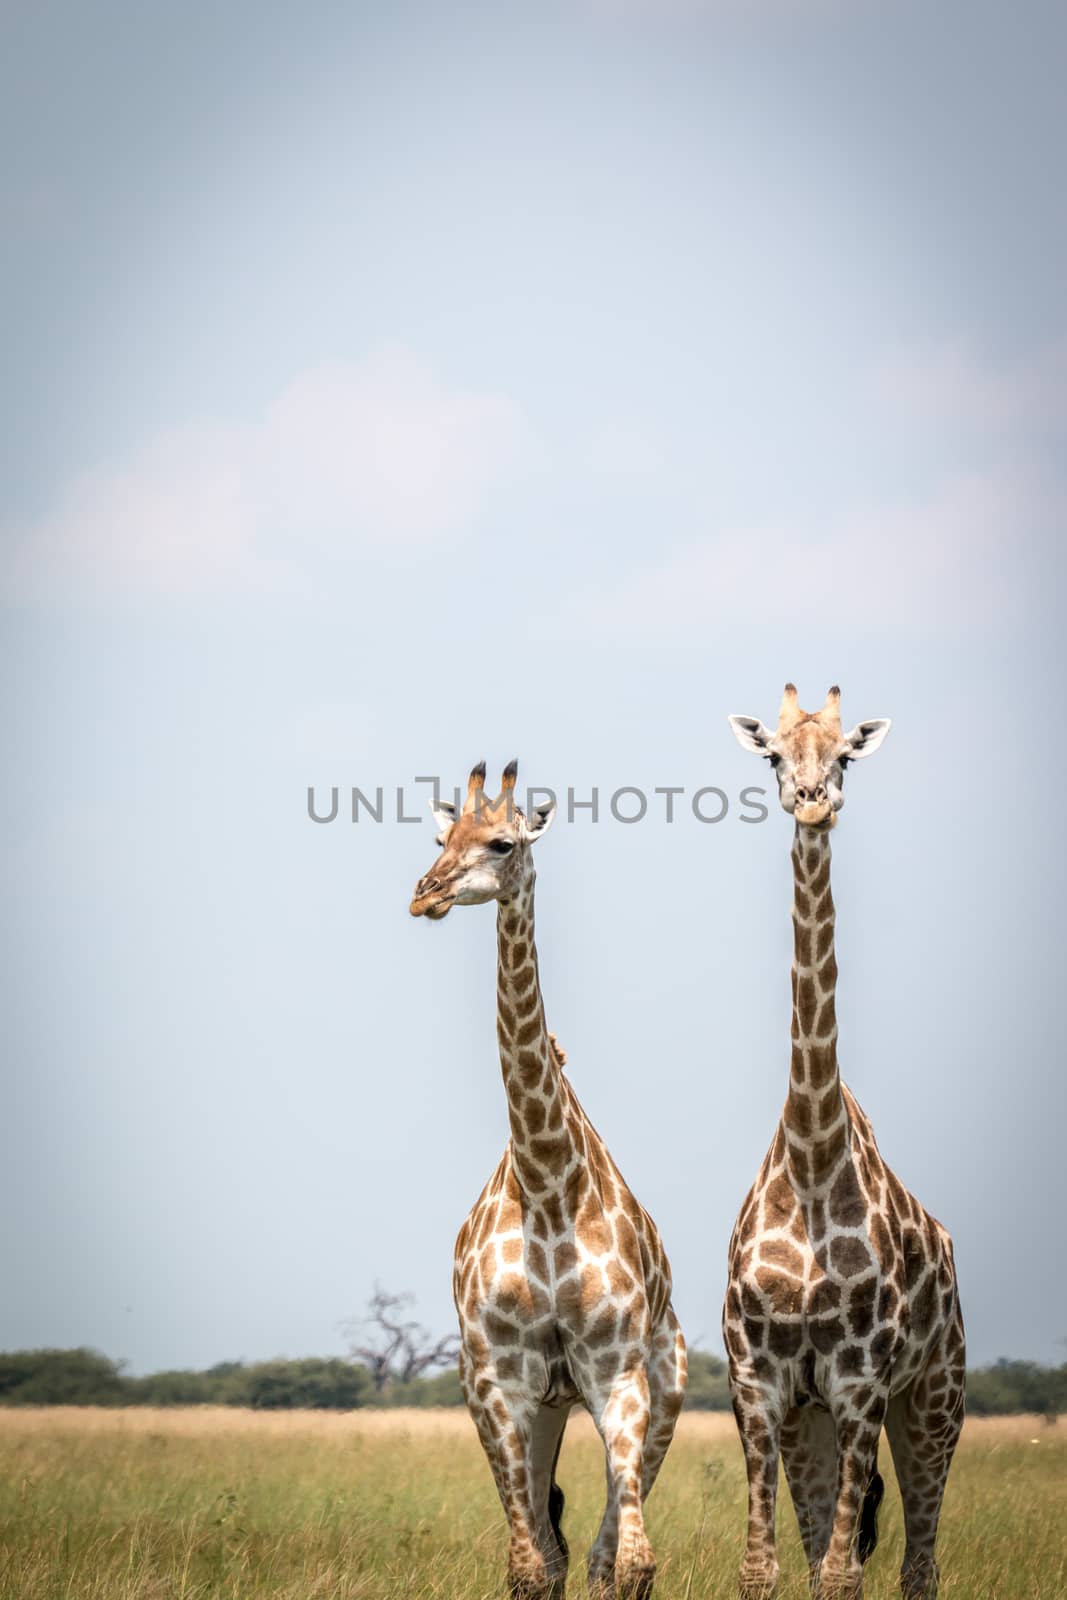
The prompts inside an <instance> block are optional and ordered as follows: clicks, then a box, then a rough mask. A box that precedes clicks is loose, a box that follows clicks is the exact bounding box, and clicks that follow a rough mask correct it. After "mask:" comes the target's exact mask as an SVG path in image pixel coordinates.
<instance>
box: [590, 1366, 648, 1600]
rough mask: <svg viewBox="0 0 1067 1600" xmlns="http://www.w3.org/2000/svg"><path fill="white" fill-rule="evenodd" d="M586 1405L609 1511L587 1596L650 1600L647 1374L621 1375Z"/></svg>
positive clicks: (639, 1370)
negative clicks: (601, 1459)
mask: <svg viewBox="0 0 1067 1600" xmlns="http://www.w3.org/2000/svg"><path fill="white" fill-rule="evenodd" d="M586 1403H587V1404H588V1406H589V1410H590V1411H591V1413H592V1416H593V1421H594V1422H595V1423H596V1427H597V1432H598V1433H599V1434H600V1437H601V1438H602V1439H603V1441H604V1449H605V1452H606V1454H607V1471H608V1503H607V1508H606V1510H605V1512H604V1520H603V1522H602V1523H601V1525H600V1531H599V1533H598V1534H597V1536H596V1540H595V1541H594V1544H593V1548H592V1550H591V1552H590V1555H589V1592H590V1595H591V1596H593V1597H595V1600H609V1597H612V1596H616V1595H617V1596H618V1597H619V1600H647V1597H648V1596H649V1595H650V1594H651V1593H652V1582H653V1579H654V1578H655V1575H656V1558H655V1556H654V1555H653V1554H652V1546H651V1545H650V1544H649V1542H648V1535H647V1534H646V1533H645V1519H644V1512H643V1510H642V1503H643V1500H644V1453H645V1444H646V1441H647V1439H648V1433H649V1425H650V1422H651V1417H652V1406H651V1400H650V1394H649V1381H648V1373H647V1370H646V1368H645V1367H644V1366H639V1367H631V1368H629V1369H627V1370H626V1371H624V1372H620V1373H619V1375H618V1376H617V1377H616V1379H615V1380H614V1382H613V1383H611V1384H610V1386H606V1387H605V1389H604V1390H602V1391H600V1392H599V1393H597V1394H595V1395H591V1396H589V1397H588V1398H587V1402H586ZM662 1454H663V1452H662V1451H661V1452H660V1459H661V1460H662ZM658 1464H659V1463H658V1462H657V1466H658Z"/></svg>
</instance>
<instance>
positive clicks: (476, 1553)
mask: <svg viewBox="0 0 1067 1600" xmlns="http://www.w3.org/2000/svg"><path fill="white" fill-rule="evenodd" d="M881 1465H882V1470H883V1473H884V1475H885V1477H886V1479H887V1491H888V1492H887V1495H886V1501H885V1505H884V1507H883V1512H882V1518H881V1538H880V1541H879V1545H878V1550H877V1552H876V1554H875V1556H874V1558H873V1559H872V1561H871V1563H870V1565H869V1567H868V1569H867V1573H868V1576H867V1584H866V1596H867V1600H889V1597H890V1596H896V1595H897V1594H898V1589H897V1569H898V1567H899V1564H900V1559H901V1554H902V1550H903V1529H902V1524H901V1515H900V1502H899V1499H898V1498H897V1496H896V1492H895V1484H894V1483H893V1481H892V1472H891V1467H890V1463H889V1455H888V1451H887V1450H886V1448H885V1447H884V1442H883V1449H882V1453H881ZM560 1479H561V1482H562V1484H563V1487H564V1489H565V1491H566V1495H567V1509H566V1513H565V1523H564V1525H565V1530H566V1532H567V1536H568V1538H569V1540H570V1544H571V1554H572V1567H571V1571H572V1578H571V1584H570V1586H569V1589H568V1593H569V1594H570V1595H573V1596H575V1597H576V1600H580V1597H581V1596H583V1595H584V1594H585V1583H584V1572H583V1568H584V1556H585V1552H586V1551H587V1549H588V1547H589V1544H590V1542H591V1540H592V1538H593V1535H594V1533H595V1531H596V1526H597V1523H598V1522H599V1519H600V1514H601V1511H602V1509H603V1492H604V1491H603V1481H604V1479H603V1458H602V1455H601V1451H600V1446H599V1443H598V1441H597V1439H596V1436H595V1434H594V1432H593V1430H592V1426H591V1424H590V1423H589V1420H588V1418H587V1417H585V1416H584V1415H576V1416H575V1417H573V1418H572V1421H571V1425H570V1427H569V1429H568V1433H567V1440H566V1443H565V1445H564V1450H563V1456H562V1458H561V1462H560ZM1065 1489H1067V1427H1065V1426H1064V1425H1063V1424H1057V1425H1055V1426H1052V1427H1050V1426H1048V1425H1046V1424H1044V1423H1042V1422H1040V1421H1037V1420H1035V1419H1034V1418H1029V1417H1022V1418H1005V1419H995V1420H988V1421H987V1420H980V1421H974V1422H969V1423H968V1424H967V1426H966V1429H965V1432H964V1437H963V1441H962V1443H961V1445H960V1449H959V1452H958V1454H957V1457H956V1462H955V1465H954V1467H953V1471H952V1476H951V1478H950V1480H949V1491H948V1495H947V1499H946V1504H945V1513H944V1518H943V1522H942V1535H941V1541H940V1557H941V1568H942V1589H941V1592H942V1596H943V1600H1022V1597H1024V1596H1025V1597H1027V1600H1030V1597H1040V1600H1063V1597H1067V1541H1065V1516H1064V1511H1065ZM744 1517H745V1496H744V1473H743V1468H742V1463H741V1453H740V1449H739V1447H738V1444H737V1440H736V1436H735V1433H734V1426H733V1422H732V1419H731V1418H729V1417H726V1416H721V1415H709V1414H706V1413H704V1414H701V1413H693V1414H690V1415H684V1416H683V1417H682V1421H681V1424H680V1426H679V1430H678V1436H677V1439H676V1441H675V1444H674V1446H673V1448H672V1450H671V1453H670V1455H669V1456H668V1458H667V1462H666V1465H665V1467H664V1469H663V1472H662V1475H661V1477H660V1481H659V1484H658V1486H657V1488H656V1491H655V1494H654V1495H653V1496H652V1498H651V1501H650V1503H649V1508H648V1526H649V1532H650V1535H651V1538H652V1542H653V1545H654V1547H655V1549H656V1553H657V1556H658V1558H659V1578H658V1580H657V1584H656V1594H657V1596H659V1600H720V1597H722V1600H727V1597H730V1596H732V1595H733V1594H734V1593H735V1592H736V1574H737V1567H738V1563H739V1560H740V1555H741V1546H742V1541H743V1536H744ZM779 1531H780V1541H781V1555H782V1568H783V1582H782V1587H781V1594H782V1600H793V1597H796V1600H800V1597H801V1596H804V1597H806V1596H807V1583H806V1580H805V1575H804V1563H803V1557H802V1553H801V1549H800V1541H799V1537H798V1535H797V1531H796V1523H795V1520H794V1518H793V1514H792V1510H791V1508H790V1505H789V1500H788V1495H787V1494H786V1493H785V1492H784V1491H783V1496H782V1500H781V1502H780V1510H779ZM505 1559H506V1537H505V1533H504V1523H503V1517H502V1514H501V1511H500V1507H499V1504H498V1502H497V1499H496V1495H495V1492H494V1490H493V1487H492V1482H491V1479H490V1476H489V1471H488V1468H487V1467H486V1464H485V1461H484V1458H483V1457H482V1453H481V1449H480V1447H479V1445H478V1443H477V1440H476V1439H475V1436H474V1430H473V1428H472V1427H471V1424H470V1422H469V1421H468V1419H467V1417H466V1414H465V1413H462V1412H451V1411H439V1412H426V1411H410V1412H402V1411H400V1412H398V1411H389V1412H373V1411H358V1412H353V1413H346V1414H336V1413H313V1412H298V1413H292V1412H290V1413H273V1414H271V1413H263V1412H245V1411H236V1410H231V1409H214V1408H193V1409H189V1410H167V1411H153V1410H140V1409H136V1410H134V1409H131V1410H114V1411H113V1410H92V1409H74V1408H71V1409H64V1408H54V1409H44V1410H39V1411H29V1410H27V1411H17V1410H8V1411H0V1596H2V1597H3V1600H46V1597H47V1600H60V1597H62V1600H207V1597H212V1600H215V1597H219V1600H221V1597H229V1600H320V1597H321V1600H327V1597H328V1600H445V1597H448V1600H452V1597H457V1600H458V1597H463V1600H490V1597H492V1600H497V1597H499V1596H500V1595H501V1594H502V1592H503V1574H504V1566H505Z"/></svg>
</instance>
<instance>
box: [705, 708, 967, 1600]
mask: <svg viewBox="0 0 1067 1600" xmlns="http://www.w3.org/2000/svg"><path fill="white" fill-rule="evenodd" d="M839 707H840V691H839V690H838V689H837V687H836V686H835V687H834V688H832V689H831V690H830V691H829V693H828V695H827V697H826V702H825V704H824V705H823V708H822V710H821V711H817V712H806V711H804V710H802V709H801V707H800V705H799V703H798V699H797V691H796V689H795V687H794V686H793V685H792V684H791V683H789V684H786V686H785V692H784V695H783V698H782V704H781V709H780V712H779V717H778V724H777V727H776V728H775V730H774V731H773V732H772V731H771V730H770V729H768V728H766V727H765V726H764V724H763V723H762V722H760V721H759V720H758V718H755V717H738V716H732V717H731V718H730V719H729V720H730V725H731V727H732V728H733V730H734V733H735V734H736V736H737V738H738V740H739V741H740V743H741V744H742V745H743V746H744V748H745V749H748V750H752V751H754V752H756V753H757V754H759V755H762V756H765V757H766V758H767V759H769V760H770V762H771V764H772V766H773V768H774V772H775V776H776V778H777V780H778V791H779V798H780V800H781V803H782V806H783V808H784V809H785V810H786V811H787V812H789V813H790V814H791V815H792V816H793V817H794V819H795V823H796V830H795V836H794V840H793V851H792V862H793V930H794V960H793V980H792V981H793V1019H792V1026H791V1040H792V1049H791V1061H790V1072H789V1087H788V1093H787V1097H786V1103H785V1108H784V1110H783V1112H782V1117H781V1120H780V1122H779V1124H778V1129H777V1131H776V1133H775V1137H774V1141H773V1143H772V1145H771V1148H770V1150H769V1151H768V1153H767V1156H766V1158H765V1159H764V1162H763V1165H762V1166H761V1168H760V1170H759V1173H758V1175H757V1177H756V1181H755V1184H754V1185H753V1187H752V1189H751V1190H750V1192H749V1194H748V1196H747V1197H746V1199H745V1201H744V1203H743V1205H742V1207H741V1211H740V1214H739V1216H738V1218H737V1222H736V1224H735V1227H734V1232H733V1237H732V1238H731V1241H730V1251H729V1278H728V1285H727V1293H726V1303H725V1306H724V1308H723V1335H724V1339H725V1343H726V1350H727V1356H728V1361H729V1370H730V1389H731V1397H732V1400H733V1407H734V1414H735V1416H736V1419H737V1425H738V1430H739V1432H740V1435H741V1443H742V1447H743V1450H744V1455H745V1465H746V1471H747V1475H748V1538H747V1544H746V1550H745V1557H744V1561H743V1564H742V1569H741V1584H740V1593H741V1595H742V1597H743V1600H755V1597H757V1596H758V1597H760V1600H765V1597H767V1596H769V1595H771V1594H773V1592H774V1588H775V1584H776V1582H777V1578H778V1560H777V1555H776V1549H775V1534H774V1514H775V1496H776V1493H777V1485H778V1461H779V1455H780V1456H781V1458H782V1461H783V1463H784V1466H785V1471H786V1477H787V1480H788V1483H789V1488H790V1491H791V1494H792V1497H793V1503H794V1506H795V1508H796V1513H797V1520H798V1522H799V1524H800V1531H801V1536H802V1538H803V1541H804V1547H805V1551H806V1554H807V1558H808V1562H809V1567H810V1571H811V1578H812V1589H813V1592H814V1593H817V1594H818V1595H820V1596H825V1597H828V1596H848V1597H849V1600H857V1597H859V1596H860V1595H861V1594H862V1589H863V1564H864V1562H865V1561H866V1560H867V1558H868V1557H869V1556H870V1554H871V1552H872V1551H873V1549H874V1546H875V1542H876V1540H877V1523H876V1517H877V1511H878V1505H879V1502H880V1501H881V1498H882V1493H883V1485H882V1480H881V1477H880V1476H879V1474H878V1469H877V1457H878V1442H879V1437H880V1434H881V1429H882V1426H883V1423H884V1425H885V1429H886V1433H887V1435H888V1437H889V1445H890V1449H891V1451H892V1454H893V1462H894V1466H895V1467H896V1473H897V1480H898V1483H899V1485H900V1491H901V1498H902V1501H903V1507H904V1524H905V1552H904V1563H903V1566H902V1568H901V1589H902V1592H903V1595H904V1596H905V1600H934V1597H935V1596H936V1594H937V1586H938V1569H937V1563H936V1560H935V1558H934V1546H935V1541H936V1536H937V1524H938V1519H939V1516H940V1511H941V1501H942V1496H943V1494H944V1488H945V1480H946V1478H947V1476H948V1469H949V1465H950V1463H951V1460H952V1454H953V1451H954V1449H955V1446H956V1442H957V1439H958V1438H959V1433H960V1428H961V1426H962V1422H963V1408H964V1360H965V1347H964V1334H963V1320H962V1315H961V1311H960V1302H959V1291H958V1286H957V1281H956V1270H955V1266H954V1263H953V1255H952V1242H951V1240H950V1238H949V1235H948V1234H947V1232H946V1231H945V1229H944V1228H943V1227H942V1226H941V1224H940V1223H939V1222H937V1221H935V1219H934V1218H933V1217H931V1216H930V1215H929V1214H928V1213H927V1212H926V1211H924V1210H923V1208H922V1206H921V1205H920V1204H919V1202H918V1201H917V1200H916V1199H915V1198H914V1197H913V1196H912V1195H911V1194H909V1193H908V1191H907V1190H906V1189H905V1188H904V1187H903V1185H902V1184H901V1183H900V1181H899V1179H898V1178H897V1177H896V1176H895V1174H894V1173H893V1172H892V1171H890V1169H889V1167H888V1166H887V1165H886V1163H885V1162H884V1160H883V1159H882V1157H881V1155H880V1153H879V1151H878V1146H877V1144H876V1143H875V1138H874V1133H873V1131H872V1129H871V1125H870V1122H869V1121H868V1119H867V1118H866V1116H865V1115H864V1114H863V1112H862V1110H861V1109H860V1107H859V1106H858V1105H857V1103H856V1101H855V1099H854V1098H853V1096H852V1095H851V1094H850V1092H849V1090H848V1089H847V1088H846V1086H845V1085H844V1083H842V1081H841V1077H840V1073H839V1069H838V1059H837V1018H836V1009H835V995H836V985H837V962H836V957H835V948H834V903H833V897H832V894H831V891H830V831H831V829H832V828H833V826H834V824H835V822H836V820H837V814H838V812H839V811H840V809H841V806H842V804H843V803H844V796H843V783H844V774H845V771H846V769H847V766H848V764H849V763H850V762H851V761H854V760H857V759H860V758H862V757H866V756H869V755H871V754H873V753H874V751H875V750H876V749H877V748H878V746H879V745H880V744H881V742H882V740H883V739H884V738H885V735H886V733H887V732H888V730H889V723H888V721H886V720H885V719H876V720H874V721H870V722H861V723H859V724H857V726H856V727H855V728H854V729H853V730H852V732H851V733H849V734H845V733H843V731H842V727H841V719H840V709H839Z"/></svg>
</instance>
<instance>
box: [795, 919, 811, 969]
mask: <svg viewBox="0 0 1067 1600" xmlns="http://www.w3.org/2000/svg"><path fill="white" fill-rule="evenodd" d="M811 945H812V941H811V929H810V928H807V927H805V926H804V924H803V923H800V922H795V923H794V924H793V951H794V954H795V955H796V960H797V966H798V967H810V966H811V965H812V959H811Z"/></svg>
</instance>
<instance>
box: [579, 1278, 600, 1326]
mask: <svg viewBox="0 0 1067 1600" xmlns="http://www.w3.org/2000/svg"><path fill="white" fill-rule="evenodd" d="M603 1298H604V1278H603V1274H602V1273H601V1271H600V1268H599V1267H593V1266H586V1267H583V1268H582V1299H581V1309H582V1318H583V1321H584V1320H585V1318H587V1317H590V1316H591V1315H592V1314H593V1312H594V1311H595V1310H596V1308H597V1306H598V1305H599V1304H600V1302H601V1300H603Z"/></svg>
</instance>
